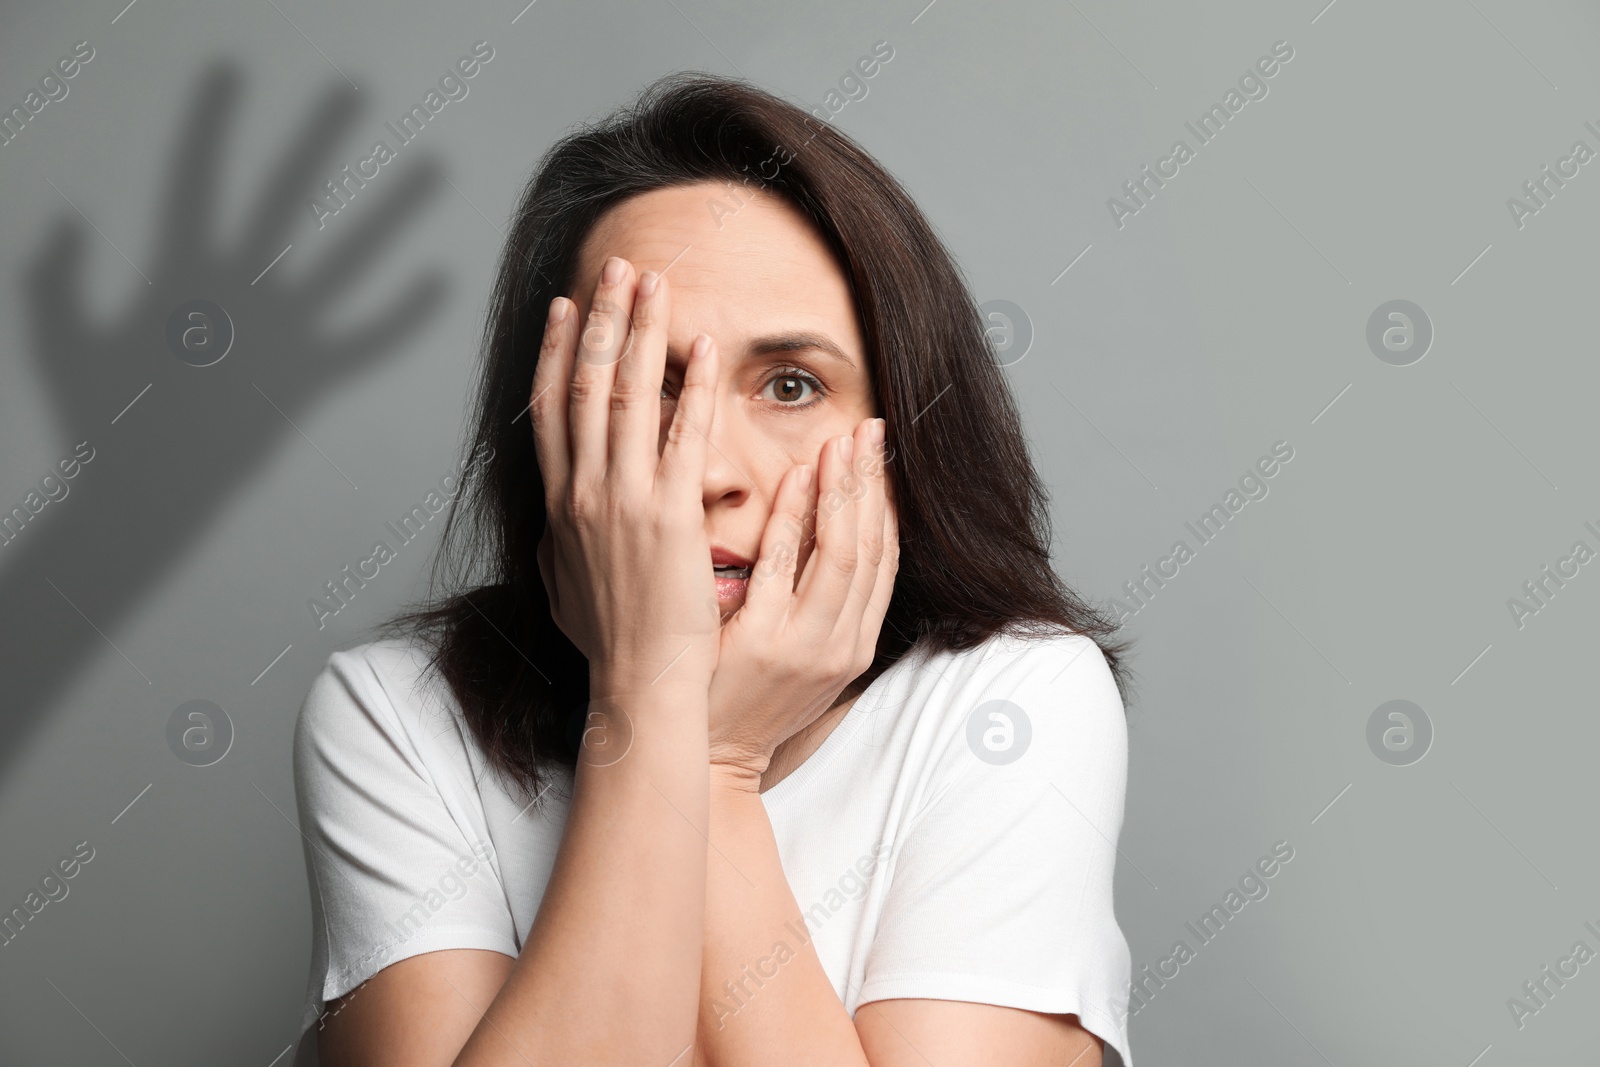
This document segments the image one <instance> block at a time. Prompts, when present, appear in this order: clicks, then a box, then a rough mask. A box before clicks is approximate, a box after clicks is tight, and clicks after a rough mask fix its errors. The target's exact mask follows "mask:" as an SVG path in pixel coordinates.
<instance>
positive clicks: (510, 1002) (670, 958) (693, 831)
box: [456, 680, 708, 1067]
mask: <svg viewBox="0 0 1600 1067" xmlns="http://www.w3.org/2000/svg"><path fill="white" fill-rule="evenodd" d="M597 681H598V680H597ZM615 699H616V700H617V702H618V704H620V705H621V706H622V707H624V708H626V709H627V722H628V724H629V726H631V737H628V736H627V735H628V734H629V732H630V731H629V728H628V726H619V724H618V723H617V722H616V721H615V720H613V721H611V722H610V723H609V724H608V725H607V726H606V730H605V732H606V734H607V735H608V736H607V737H606V739H605V742H604V744H597V745H594V746H593V747H591V749H590V754H589V755H588V756H586V757H584V758H580V760H579V764H578V770H577V774H576V778H575V783H574V789H573V798H572V803H571V806H570V808H569V811H568V815H567V826H566V829H565V832H564V834H563V836H562V841H561V846H560V849H559V851H558V853H557V855H556V861H555V864H554V867H553V869H552V871H551V876H550V882H549V885H548V887H547V888H546V890H545V893H544V896H543V898H542V899H541V901H540V904H539V912H538V915H537V917H536V918H535V920H534V924H533V928H532V930H531V931H530V932H529V935H528V939H527V943H526V944H525V945H524V946H523V949H522V953H521V956H520V957H519V959H518V960H517V963H516V965H515V966H514V967H513V969H512V971H511V974H510V976H509V978H508V979H507V981H506V983H505V985H504V987H503V988H502V989H501V991H500V993H499V995H498V996H497V997H496V998H495V1001H494V1004H493V1005H492V1006H491V1007H490V1008H489V1011H488V1013H487V1016H486V1019H485V1021H484V1023H483V1024H480V1025H479V1026H478V1028H477V1030H476V1031H475V1032H474V1034H473V1036H472V1039H471V1040H470V1041H469V1042H468V1043H467V1045H466V1047H465V1048H464V1049H463V1050H462V1053H461V1055H460V1056H459V1057H458V1058H457V1060H456V1063H457V1065H459V1067H468V1065H472V1067H480V1065H482V1067H486V1065H490V1064H494V1065H499V1064H521V1063H525V1062H528V1061H529V1060H531V1061H532V1062H536V1063H540V1064H543V1063H560V1064H570V1065H573V1067H581V1065H587V1064H597V1063H602V1062H603V1063H639V1064H659V1065H662V1067H665V1065H667V1064H668V1063H669V1062H670V1061H673V1058H674V1057H675V1056H677V1055H678V1054H679V1053H681V1052H684V1050H686V1049H687V1048H688V1047H689V1046H690V1045H691V1043H692V1041H693V1038H694V1030H695V1023H696V1010H697V1003H696V994H697V992H698V990H699V985H700V982H699V975H700V966H701V948H702V942H703V940H704V922H705V872H706V836H705V830H706V821H707V804H708V783H707V780H706V773H705V768H706V762H707V741H706V695H705V692H704V690H703V689H701V690H699V691H696V690H695V689H694V687H692V686H691V687H678V688H671V687H669V684H668V683H665V682H664V683H662V685H661V686H659V687H652V688H650V689H647V690H646V691H645V692H643V693H642V694H640V695H637V696H634V695H629V694H622V693H618V694H616V695H615ZM602 705H603V701H602V700H599V699H596V700H595V701H593V702H592V703H591V708H597V707H600V706H602ZM594 740H598V735H596V737H595V738H594ZM619 741H622V742H624V743H625V744H626V752H625V754H622V755H620V758H618V755H619V753H618V751H617V748H619V747H620V746H619V745H618V742H619ZM586 743H587V742H586ZM607 746H616V747H613V748H611V749H610V750H609V751H608V750H607ZM508 1046H509V1047H508ZM513 1050H517V1051H513ZM519 1052H520V1055H519V1054H518V1053H519ZM687 1062H688V1056H687V1055H685V1056H684V1058H683V1059H682V1060H678V1061H675V1067H681V1065H682V1064H685V1063H687Z"/></svg>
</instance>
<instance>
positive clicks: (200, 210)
mask: <svg viewBox="0 0 1600 1067" xmlns="http://www.w3.org/2000/svg"><path fill="white" fill-rule="evenodd" d="M238 96H239V68H238V67H236V66H233V65H230V64H224V63H218V64H215V65H213V66H211V67H210V68H208V69H207V70H206V73H205V75H204V76H203V77H202V78H201V80H200V83H199V85H198V87H197V91H196V93H195V97H194V100H193V102H192V103H191V104H190V110H189V119H188V122H187V123H185V125H184V133H183V141H182V146H181V147H180V148H179V149H178V154H177V155H176V156H174V157H173V159H172V165H171V167H170V168H169V169H168V171H167V181H166V185H165V189H166V195H165V196H164V197H162V207H161V215H162V219H163V222H162V226H161V230H160V232H161V233H164V234H166V235H167V237H168V239H169V243H168V247H167V248H166V249H165V250H164V253H165V254H164V256H163V260H162V261H163V262H164V263H167V264H172V263H174V262H175V261H181V260H186V259H188V258H189V257H190V256H192V255H193V253H194V251H195V248H196V246H198V245H199V244H200V243H201V240H202V239H203V238H204V237H210V236H213V234H214V230H213V229H212V227H214V226H216V224H217V217H216V203H217V191H218V189H219V188H220V186H221V180H220V179H219V178H218V173H217V172H218V157H220V156H221V155H222V148H223V140H224V139H223V135H224V134H225V133H226V132H227V129H228V126H229V125H231V123H232V121H233V118H232V115H233V109H234V104H235V102H236V101H237V99H238Z"/></svg>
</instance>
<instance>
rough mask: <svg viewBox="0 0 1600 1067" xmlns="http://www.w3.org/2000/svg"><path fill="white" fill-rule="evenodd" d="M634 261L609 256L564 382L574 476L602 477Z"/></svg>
mask: <svg viewBox="0 0 1600 1067" xmlns="http://www.w3.org/2000/svg"><path fill="white" fill-rule="evenodd" d="M634 285H635V282H634V270H633V264H631V263H629V262H628V261H627V260H625V259H622V258H621V257H619V256H611V257H609V258H608V259H607V260H606V262H605V265H604V266H603V267H602V268H601V273H600V281H599V282H598V283H597V284H596V285H595V289H594V296H593V297H592V298H591V299H590V301H589V314H588V316H587V317H586V318H585V319H584V322H583V332H582V333H581V334H580V335H579V339H578V352H577V359H576V361H575V362H574V364H573V368H572V379H571V381H569V382H568V383H567V425H568V427H569V429H570V432H571V438H572V477H573V479H574V481H576V482H579V483H580V484H581V483H586V482H587V483H593V482H597V481H599V480H600V478H601V477H603V476H604V475H605V472H606V468H607V466H608V463H609V461H608V459H607V452H608V450H609V449H608V439H609V437H610V433H611V431H610V426H611V390H612V386H613V383H614V382H615V380H616V373H617V361H618V360H619V359H620V358H621V357H622V348H623V345H624V344H625V343H626V342H627V339H628V317H629V315H630V313H631V312H632V309H633V292H634Z"/></svg>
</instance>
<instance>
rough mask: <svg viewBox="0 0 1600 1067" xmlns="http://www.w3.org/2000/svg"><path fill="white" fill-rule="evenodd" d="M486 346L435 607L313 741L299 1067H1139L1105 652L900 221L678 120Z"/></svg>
mask: <svg viewBox="0 0 1600 1067" xmlns="http://www.w3.org/2000/svg"><path fill="white" fill-rule="evenodd" d="M485 333H486V336H485V349H486V353H485V357H486V358H485V362H484V369H483V376H482V382H481V387H480V391H479V393H478V400H477V406H476V411H475V416H474V426H475V428H474V430H473V432H472V433H471V434H470V435H469V440H468V441H467V442H466V447H467V448H470V449H471V450H473V452H474V454H484V455H487V457H488V458H487V459H486V460H485V461H484V462H482V463H481V464H478V465H476V466H475V467H474V468H473V469H472V471H471V473H470V475H469V477H468V479H467V481H466V483H465V484H464V485H463V487H462V491H461V493H460V495H459V496H458V497H457V498H456V500H455V502H454V504H453V505H452V509H451V512H450V515H449V519H448V525H447V527H446V532H445V535H444V539H443V541H442V543H441V545H440V549H441V555H440V557H439V560H438V565H437V566H436V569H435V572H434V579H435V591H436V598H435V599H433V600H432V601H430V602H428V603H425V604H423V605H421V606H420V607H418V608H417V609H416V610H414V611H411V612H408V613H407V614H405V615H403V616H401V617H399V618H398V619H396V620H394V621H393V622H392V624H391V625H390V626H389V627H388V628H387V629H386V630H384V631H383V636H382V637H381V639H379V640H375V641H372V642H371V643H368V644H364V645H361V646H359V647H356V648H352V649H349V650H347V651H343V652H337V653H334V654H333V655H332V656H331V657H330V659H329V661H328V665H327V666H326V668H325V669H324V670H323V671H322V673H321V674H320V675H319V676H318V677H317V679H316V681H315V682H314V684H313V686H312V688H311V691H310V693H309V695H308V697H307V698H306V701H305V704H304V707H303V708H302V711H301V716H300V721H299V726H298V729H297V732H296V740H295V771H296V776H295V780H296V788H297V796H298V801H299V807H300V815H301V819H302V821H303V825H304V829H305V835H306V842H307V844H306V860H307V866H308V869H309V875H310V880H311V899H312V905H313V916H314V927H313V941H314V958H313V964H312V973H311V981H310V986H309V989H308V991H307V1004H306V1009H305V1015H304V1018H303V1022H302V1026H303V1030H304V1031H305V1033H306V1034H307V1035H309V1036H308V1038H307V1040H305V1041H304V1042H303V1043H302V1045H303V1053H302V1059H301V1061H300V1062H312V1061H313V1060H312V1059H311V1058H312V1057H314V1056H315V1055H316V1054H317V1052H318V1050H319V1049H320V1055H321V1062H322V1063H324V1064H328V1065H330V1067H376V1065H380V1064H381V1065H384V1067H413V1065H414V1067H444V1065H447V1064H454V1065H460V1067H466V1065H473V1067H478V1065H483V1067H488V1065H508V1067H509V1065H521V1064H539V1065H541V1067H542V1065H544V1064H558V1065H561V1067H578V1065H588V1064H602V1063H603V1064H628V1065H634V1067H689V1065H691V1064H709V1065H715V1067H724V1065H727V1067H732V1065H747V1064H792V1065H796V1067H799V1065H805V1067H812V1065H820V1064H828V1065H844V1064H857V1065H870V1067H913V1065H915V1067H926V1065H927V1064H930V1063H933V1064H937V1065H939V1067H978V1065H980V1064H982V1065H988V1064H1007V1065H1010V1067H1044V1065H1046V1064H1051V1065H1057V1067H1062V1065H1066V1064H1074V1065H1078V1067H1092V1065H1095V1064H1099V1063H1101V1062H1102V1057H1104V1060H1105V1062H1110V1063H1114V1062H1117V1059H1118V1057H1120V1060H1121V1062H1123V1063H1131V1060H1130V1057H1129V1051H1128V1038H1127V1032H1126V1015H1127V997H1128V980H1129V955H1128V947H1127V943H1126V941H1125V940H1124V938H1123V935H1122V932H1121V930H1120V929H1119V927H1118V925H1117V920H1116V917H1115V914H1114V912H1113V907H1112V883H1113V872H1114V868H1115V861H1116V858H1117V852H1116V840H1117V836H1118V833H1119V831H1120V830H1121V826H1122V817H1123V804H1124V789H1125V783H1126V776H1127V730H1126V724H1125V722H1124V717H1123V690H1124V687H1125V685H1126V684H1127V678H1126V674H1127V668H1126V665H1125V662H1124V654H1125V652H1126V649H1125V648H1124V647H1123V645H1122V644H1121V643H1120V642H1119V641H1118V640H1117V639H1116V635H1115V629H1116V628H1115V626H1114V625H1112V624H1111V622H1110V621H1108V619H1107V618H1106V617H1105V616H1103V615H1102V614H1100V613H1099V612H1098V611H1097V610H1096V609H1093V608H1091V607H1089V606H1088V605H1087V604H1085V603H1084V602H1083V601H1082V600H1081V599H1079V598H1078V597H1077V596H1076V595H1075V594H1074V593H1073V592H1072V591H1071V590H1069V589H1068V588H1066V587H1065V585H1064V584H1063V583H1062V582H1061V580H1060V579H1059V578H1058V576H1057V575H1056V574H1055V572H1054V571H1053V569H1052V567H1051V563H1050V535H1049V519H1048V511H1047V502H1046V496H1045V492H1044V488H1043V486H1042V484H1041V482H1040V480H1039V478H1038V476H1037V474H1036V472H1035V470H1034V468H1033V465H1032V461H1031V459H1030V457H1029V454H1028V449H1027V446H1026V442H1025V440H1024V436H1023V433H1022V429H1021V426H1020V420H1019V418H1018V413H1017V410H1016V407H1015V405H1014V402H1013V399H1012V397H1011V395H1010V393H1009V391H1008V386H1007V384H1006V381H1005V378H1004V374H1003V372H1002V370H1001V369H1000V367H999V366H998V365H997V364H996V362H995V360H994V358H993V355H992V353H991V350H990V348H989V346H988V343H987V341H986V339H985V337H984V330H983V322H982V320H981V318H980V315H979V312H978V310H977V308H976V307H975V305H974V303H973V300H972V298H971V296H970V294H969V293H968V291H967V289H966V286H965V284H964V283H963V281H962V279H961V277H960V275H959V272H958V271H957V269H956V267H955V266H954V264H953V262H952V259H951V256H950V255H949V253H948V252H947V251H946V250H945V248H944V247H943V246H942V245H941V243H940V241H939V240H938V238H937V237H936V236H935V234H934V232H933V229H932V227H931V226H930V225H929V223H928V222H927V220H926V219H925V218H924V217H923V215H922V214H921V212H920V211H919V210H918V208H917V207H916V206H915V204H914V203H913V202H912V200H911V199H910V197H909V196H908V195H907V194H906V192H905V191H904V190H903V189H902V187H901V186H900V185H899V184H898V183H897V182H896V181H895V179H894V178H893V177H891V176H890V175H889V174H888V173H887V172H886V171H885V170H884V169H883V167H881V166H880V165H879V164H878V163H876V162H875V161H874V160H872V159H871V158H870V157H869V156H868V155H867V154H866V153H865V152H863V151H862V150H861V149H860V148H859V147H857V146H856V145H855V144H853V143H852V142H851V141H850V140H849V139H847V138H846V137H845V136H843V135H842V134H840V133H839V132H838V131H836V130H834V129H832V128H831V127H826V126H820V125H818V124H817V123H816V122H815V121H813V120H812V119H811V117H810V116H809V115H808V114H807V113H806V112H805V111H803V110H801V109H799V108H797V107H794V106H792V105H790V104H788V103H786V102H784V101H782V100H779V99H777V98H776V97H774V96H772V95H770V94H768V93H765V92H763V91H761V90H759V89H757V88H754V87H752V86H750V85H748V84H747V83H743V82H739V81H734V80H728V79H723V78H719V77H713V76H710V75H705V74H675V75H671V76H669V77H667V78H664V79H662V80H661V81H659V82H656V83H655V84H654V85H652V86H650V87H649V88H648V89H647V90H646V91H645V92H644V94H643V95H642V97H641V98H640V99H639V100H638V101H637V102H636V104H635V105H634V106H633V107H631V108H627V109H624V110H623V111H621V112H619V113H617V114H616V115H613V116H612V117H610V118H609V119H607V120H605V121H604V122H601V123H599V124H597V125H593V126H589V127H585V128H582V129H580V130H579V131H577V132H574V133H572V134H570V135H569V136H567V137H565V138H564V139H562V140H561V141H560V142H559V143H557V144H556V145H555V146H554V147H553V148H551V149H550V150H549V152H547V153H546V155H545V156H544V158H543V159H542V160H541V161H540V163H539V165H538V167H537V169H536V171H535V173H534V175H533V177H532V180H531V181H530V182H529V184H528V187H527V190H526V193H525V194H524V196H523V198H522V201H521V204H520V205H519V207H518V209H517V212H516V216H515V218H514V220H513V222H512V227H511V232H510V235H509V237H508V238H507V241H506V246H505V250H504V255H503V257H502V259H501V263H500V267H499V273H498V276H497V278H496V281H495V288H494V292H493V294H492V298H491V301H490V311H489V318H488V325H487V329H486V331H485Z"/></svg>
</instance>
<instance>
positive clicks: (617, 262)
mask: <svg viewBox="0 0 1600 1067" xmlns="http://www.w3.org/2000/svg"><path fill="white" fill-rule="evenodd" d="M625 267H626V264H625V263H624V262H623V261H622V257H621V256H612V257H611V258H610V259H608V260H606V269H605V270H603V271H601V272H600V280H601V281H602V282H605V283H606V284H607V285H616V284H617V283H618V282H620V281H621V280H622V272H623V270H624V268H625Z"/></svg>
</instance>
